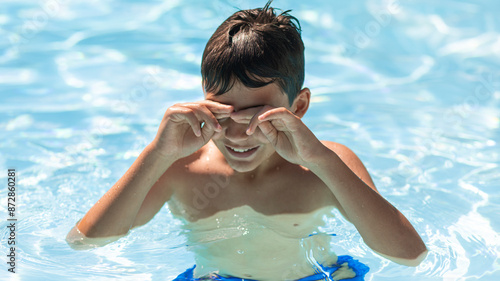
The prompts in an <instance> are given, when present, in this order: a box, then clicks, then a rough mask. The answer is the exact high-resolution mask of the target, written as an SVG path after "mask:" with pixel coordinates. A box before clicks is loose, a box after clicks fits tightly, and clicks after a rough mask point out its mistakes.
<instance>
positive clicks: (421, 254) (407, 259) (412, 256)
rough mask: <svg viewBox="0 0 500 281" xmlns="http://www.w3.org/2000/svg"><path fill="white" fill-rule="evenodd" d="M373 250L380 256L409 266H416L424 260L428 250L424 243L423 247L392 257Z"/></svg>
mask: <svg viewBox="0 0 500 281" xmlns="http://www.w3.org/2000/svg"><path fill="white" fill-rule="evenodd" d="M422 245H423V244H422ZM375 252H376V253H377V254H379V255H380V256H382V257H384V258H386V259H388V260H391V261H393V262H395V263H397V264H401V265H405V266H411V267H417V266H419V265H420V264H421V263H422V262H423V261H424V260H425V258H426V257H427V254H428V252H429V251H428V250H427V248H426V247H425V245H423V247H422V248H420V249H419V250H414V251H411V253H407V254H406V255H405V256H404V257H394V256H391V255H386V254H382V253H380V252H377V251H375Z"/></svg>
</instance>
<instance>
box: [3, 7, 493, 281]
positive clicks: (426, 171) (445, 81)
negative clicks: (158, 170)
mask: <svg viewBox="0 0 500 281" xmlns="http://www.w3.org/2000/svg"><path fill="white" fill-rule="evenodd" d="M181 2H182V3H181ZM264 4H265V1H244V0H239V1H200V0H197V1H194V0H191V1H180V0H178V1H153V0H148V1H122V2H117V1H111V0H109V1H105V0H101V1H95V0H93V1H79V0H75V1H68V0H49V1H40V2H39V1H28V0H24V1H13V0H12V1H3V3H2V9H1V10H0V38H1V39H0V128H1V130H0V168H1V169H0V171H1V172H0V173H1V174H0V178H1V181H2V182H3V183H6V182H7V170H8V169H10V168H15V169H16V174H17V179H18V182H17V193H16V196H17V197H16V216H17V219H18V221H17V222H16V223H17V224H16V226H17V228H16V232H15V238H16V242H17V244H16V245H17V248H16V252H15V254H16V273H15V274H11V273H9V272H7V269H8V265H7V264H6V262H2V266H1V267H0V270H1V271H2V273H1V274H0V280H89V279H90V278H92V279H93V280H117V279H119V280H171V279H173V278H174V277H175V276H177V275H178V274H179V273H181V272H183V271H184V270H185V269H186V268H188V267H190V266H191V265H192V264H193V256H192V255H191V253H189V252H188V251H187V250H186V249H185V247H184V242H185V240H184V237H183V236H182V235H181V234H182V229H181V228H180V222H179V221H177V220H174V219H173V217H172V215H171V213H170V212H169V210H168V208H163V209H162V210H161V212H160V213H159V214H158V215H157V216H156V217H155V218H154V219H153V221H152V222H150V223H149V224H147V225H146V226H144V227H142V228H139V229H136V230H134V231H132V232H131V233H130V235H128V236H127V237H125V238H123V239H121V240H120V241H118V242H115V243H113V244H110V245H108V246H106V247H103V248H99V249H95V250H91V251H83V252H81V251H80V252H76V251H74V250H72V249H71V248H69V247H68V245H67V244H66V242H65V240H64V239H65V236H66V234H67V232H68V231H69V230H70V229H71V228H72V227H73V225H74V223H75V222H76V221H77V220H78V219H80V218H81V217H82V216H83V215H84V213H85V212H86V211H87V210H88V209H89V208H90V207H91V206H92V205H93V204H94V203H95V201H97V199H99V198H100V196H101V195H102V194H103V193H104V192H105V191H106V190H107V189H108V188H109V187H110V186H111V185H112V184H113V183H114V182H115V181H116V180H117V179H118V178H119V177H120V176H121V175H122V174H123V173H124V171H125V170H126V169H127V168H128V167H129V166H130V165H131V163H132V162H133V160H134V158H135V157H136V156H138V154H139V153H140V152H141V151H142V149H143V148H144V146H145V145H146V144H147V143H148V142H149V141H151V140H152V138H153V137H154V135H155V133H156V130H157V126H158V124H159V120H160V119H161V116H162V115H163V112H164V111H165V109H166V108H167V107H168V106H169V105H171V104H173V103H176V102H180V101H190V100H197V99H201V98H202V92H201V87H200V75H199V65H200V60H201V54H202V51H203V48H204V46H205V43H206V41H207V40H208V38H209V36H210V35H211V33H212V32H213V31H214V30H215V28H216V27H217V26H218V24H220V22H222V21H223V20H224V19H225V18H226V17H228V16H229V15H230V14H232V13H233V12H234V11H235V8H234V7H238V8H242V9H246V8H253V7H257V6H262V5H264ZM274 5H275V6H277V7H282V8H284V9H293V10H294V12H292V14H293V15H295V16H296V17H297V18H299V19H300V20H301V24H302V28H303V39H304V43H305V45H306V83H305V84H306V86H308V87H310V88H311V90H312V93H313V104H312V105H311V108H310V110H309V112H308V113H307V114H306V117H305V119H304V121H305V122H306V124H308V125H309V126H310V127H311V128H312V129H313V131H314V132H315V134H316V135H317V136H318V137H319V138H320V139H328V140H333V141H337V142H340V143H344V144H346V145H348V146H349V147H351V148H352V149H353V150H354V151H355V152H356V153H358V155H359V156H360V158H361V159H362V160H363V161H364V163H365V164H366V166H367V168H368V170H369V171H370V172H371V174H372V177H373V179H374V181H375V183H376V184H377V187H378V189H379V190H380V192H381V193H382V194H383V195H384V196H385V197H386V198H387V199H388V200H389V201H391V202H392V203H393V204H394V205H395V206H396V207H397V208H398V209H399V210H401V211H402V212H403V213H404V214H405V215H406V216H407V217H408V219H409V220H410V221H411V222H412V223H413V225H414V226H415V228H416V229H417V231H418V232H419V233H420V234H421V236H422V238H423V239H424V241H425V242H426V244H427V246H428V248H429V250H430V253H429V255H428V257H427V259H426V260H425V261H424V262H423V263H422V265H420V266H419V267H417V268H407V267H403V266H399V265H396V264H394V263H391V262H388V261H386V260H384V259H382V258H379V257H378V256H376V255H375V254H374V253H373V252H372V251H371V250H370V249H368V248H367V246H366V245H365V244H364V243H362V241H361V237H360V235H359V234H358V233H357V232H356V229H355V228H354V227H353V226H351V225H349V224H348V223H347V222H346V221H345V220H343V219H341V218H339V219H337V220H333V221H331V226H330V230H331V231H334V232H335V233H336V234H337V236H336V237H335V241H334V242H335V246H334V248H335V249H336V252H337V254H339V255H342V254H349V255H352V256H354V257H356V258H357V259H359V260H361V261H362V262H363V263H365V264H367V265H368V266H369V267H370V272H369V273H368V275H367V277H366V280H384V281H385V280H419V281H421V280H444V281H448V280H499V279H500V262H499V258H498V257H499V252H500V245H499V238H498V233H499V231H500V219H499V218H498V214H499V213H500V197H499V192H498V188H499V186H500V169H499V164H500V160H499V158H500V156H499V152H500V150H499V144H498V143H499V142H500V130H499V126H500V119H499V118H500V106H499V103H500V71H499V66H500V33H499V30H500V29H499V27H500V22H499V20H498V17H497V16H494V15H495V14H497V15H498V14H499V13H500V2H495V1H487V0H480V1H450V0H447V1H440V2H439V3H435V2H434V1H425V0H423V1H412V0H406V1H405V0H400V1H382V0H377V1H375V0H373V1H370V0H366V1H355V2H353V3H350V4H345V3H341V2H340V1H328V2H327V1H298V0H296V1H284V0H276V1H275V2H274ZM7 197H8V193H7V187H6V185H5V184H2V190H1V191H0V199H1V200H0V202H2V203H1V209H0V210H1V212H0V228H1V230H0V237H1V243H0V254H1V256H2V257H3V259H2V261H6V260H7V257H6V255H7V254H9V248H10V246H9V245H8V242H7V241H8V240H7V239H8V238H9V237H10V235H11V232H10V230H9V228H8V226H9V224H10V222H9V221H7V218H8V212H7V208H6V207H7Z"/></svg>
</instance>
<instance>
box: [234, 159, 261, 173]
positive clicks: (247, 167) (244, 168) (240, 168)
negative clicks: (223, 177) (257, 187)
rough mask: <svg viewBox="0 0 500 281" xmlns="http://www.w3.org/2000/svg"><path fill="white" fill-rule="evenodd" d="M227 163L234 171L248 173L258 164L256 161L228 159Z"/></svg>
mask: <svg viewBox="0 0 500 281" xmlns="http://www.w3.org/2000/svg"><path fill="white" fill-rule="evenodd" d="M228 164H229V166H230V167H231V168H233V170H234V171H235V172H238V173H248V172H252V171H253V170H255V169H257V167H258V166H259V165H258V163H245V164H243V163H232V161H228Z"/></svg>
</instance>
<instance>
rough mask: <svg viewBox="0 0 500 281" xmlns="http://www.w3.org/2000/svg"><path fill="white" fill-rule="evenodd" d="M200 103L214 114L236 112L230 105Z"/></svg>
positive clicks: (206, 101) (210, 102) (209, 102)
mask: <svg viewBox="0 0 500 281" xmlns="http://www.w3.org/2000/svg"><path fill="white" fill-rule="evenodd" d="M200 103H201V104H203V105H204V106H206V107H207V108H208V109H209V110H210V111H212V112H213V113H230V112H233V111H234V107H233V106H232V105H229V104H224V103H219V102H215V101H211V100H204V101H202V102H200Z"/></svg>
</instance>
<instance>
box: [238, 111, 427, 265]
mask: <svg viewBox="0 0 500 281" xmlns="http://www.w3.org/2000/svg"><path fill="white" fill-rule="evenodd" d="M297 112H298V111H295V114H297ZM304 113H305V110H302V112H299V114H298V115H295V114H294V113H292V112H290V111H289V110H288V109H286V108H283V107H281V108H272V107H270V106H264V107H263V108H262V109H261V110H260V112H258V113H257V114H255V115H254V116H253V117H252V119H251V121H250V124H249V126H248V130H247V134H254V133H262V134H264V136H265V137H266V138H267V139H268V140H269V142H270V143H271V144H273V146H274V148H275V149H276V152H278V154H280V155H281V156H282V157H283V158H285V159H286V160H288V161H289V162H292V163H295V164H298V165H302V166H304V167H306V168H308V169H310V170H311V171H312V172H314V173H315V174H316V175H317V176H318V177H319V178H320V179H321V180H322V181H323V182H324V183H325V184H326V185H327V186H328V187H329V189H330V190H331V191H332V193H333V194H334V196H335V197H336V198H337V200H338V202H339V204H340V205H339V206H338V208H339V210H340V211H341V212H342V213H343V214H344V215H345V216H346V218H347V219H348V220H349V221H351V222H352V223H353V224H354V225H355V226H356V228H357V229H358V231H359V233H360V234H361V236H362V237H363V240H364V241H365V243H366V244H367V245H368V246H369V247H370V248H372V249H373V250H374V251H376V252H377V253H380V254H381V255H382V256H384V257H386V258H389V259H391V260H393V261H394V262H397V263H401V264H405V265H410V266H416V265H418V264H419V263H420V262H421V261H422V260H423V259H424V258H425V256H426V254H427V249H426V247H425V244H424V243H423V241H422V239H421V238H420V236H419V235H418V233H417V232H416V231H415V229H414V228H413V226H412V225H411V224H410V223H409V221H408V220H407V219H406V218H405V217H404V215H403V214H401V212H399V211H398V210H397V209H396V208H395V207H394V206H392V205H391V204H390V203H389V202H388V201H387V200H385V199H384V198H383V197H382V196H381V195H380V194H379V193H378V191H377V190H376V188H375V185H374V184H373V182H372V181H371V179H370V176H369V175H368V172H367V171H366V169H365V168H364V166H363V165H362V163H361V161H360V160H359V159H358V158H357V157H356V155H355V154H354V153H353V152H352V151H350V150H348V149H347V148H345V147H342V146H338V147H336V148H335V147H334V145H333V143H330V144H328V146H330V147H332V149H330V148H329V147H327V146H325V145H324V144H322V143H321V142H320V141H319V140H318V139H317V138H316V136H314V134H313V133H312V132H311V131H310V130H309V128H307V126H306V125H305V124H304V123H302V120H300V117H301V116H302V115H303V114H304ZM246 115H248V114H246V113H245V112H239V113H233V114H232V115H231V118H233V119H234V118H236V119H243V118H248V116H246ZM257 128H258V129H259V131H257ZM336 151H337V152H338V153H337V152H336ZM339 154H340V156H339ZM343 160H344V161H345V162H344V161H343ZM353 170H354V171H353Z"/></svg>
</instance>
